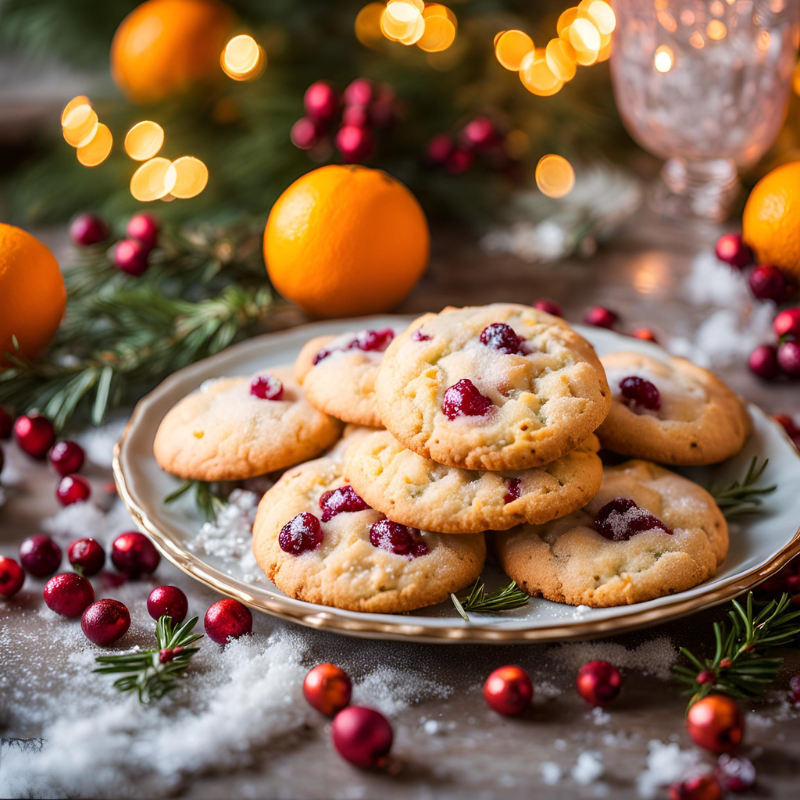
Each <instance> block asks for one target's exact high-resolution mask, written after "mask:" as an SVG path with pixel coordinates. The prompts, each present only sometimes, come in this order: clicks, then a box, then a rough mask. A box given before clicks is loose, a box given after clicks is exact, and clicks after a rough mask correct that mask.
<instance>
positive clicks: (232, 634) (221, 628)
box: [203, 598, 253, 644]
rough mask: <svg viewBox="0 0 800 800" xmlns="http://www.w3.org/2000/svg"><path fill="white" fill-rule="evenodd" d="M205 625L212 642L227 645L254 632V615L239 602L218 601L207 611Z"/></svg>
mask: <svg viewBox="0 0 800 800" xmlns="http://www.w3.org/2000/svg"><path fill="white" fill-rule="evenodd" d="M203 625H204V626H205V629H206V634H207V635H208V638H209V639H211V641H212V642H216V643H217V644H225V643H226V642H227V641H228V640H229V639H238V638H239V637H240V636H244V635H245V634H248V633H250V632H251V631H252V630H253V615H252V614H251V613H250V609H249V608H248V607H247V606H246V605H244V604H242V603H240V602H239V601H238V600H231V599H229V598H228V599H225V600H217V602H216V603H214V604H213V605H212V606H210V607H209V609H208V611H206V616H205V620H204V621H203Z"/></svg>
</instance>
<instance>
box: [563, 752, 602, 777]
mask: <svg viewBox="0 0 800 800" xmlns="http://www.w3.org/2000/svg"><path fill="white" fill-rule="evenodd" d="M605 771H606V768H605V766H603V756H602V755H601V754H600V753H595V752H592V751H591V750H585V751H584V752H583V753H581V754H580V755H579V756H578V762H577V763H576V764H575V766H574V767H573V768H572V769H571V770H570V775H571V776H572V780H574V781H575V783H580V784H581V785H583V786H586V785H588V784H590V783H594V782H595V781H596V780H597V779H598V778H600V777H601V776H602V775H603V774H604V773H605Z"/></svg>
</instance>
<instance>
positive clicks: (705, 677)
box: [696, 669, 717, 686]
mask: <svg viewBox="0 0 800 800" xmlns="http://www.w3.org/2000/svg"><path fill="white" fill-rule="evenodd" d="M716 679H717V676H716V675H715V674H714V673H713V672H712V671H711V670H710V669H704V670H703V671H702V672H699V673H698V674H697V678H696V680H697V682H698V683H699V684H700V685H701V686H704V685H705V684H707V683H714V681H715V680H716Z"/></svg>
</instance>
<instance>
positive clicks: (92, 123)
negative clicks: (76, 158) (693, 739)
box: [61, 103, 97, 147]
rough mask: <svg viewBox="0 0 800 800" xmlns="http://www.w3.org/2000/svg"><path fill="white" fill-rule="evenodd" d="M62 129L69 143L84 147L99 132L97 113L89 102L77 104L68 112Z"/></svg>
mask: <svg viewBox="0 0 800 800" xmlns="http://www.w3.org/2000/svg"><path fill="white" fill-rule="evenodd" d="M61 129H62V132H63V134H64V139H65V140H66V142H67V144H70V145H72V146H73V147H83V146H84V145H87V144H89V142H91V141H92V139H93V138H94V135H95V134H96V133H97V113H96V112H95V111H94V109H93V108H92V107H91V106H90V105H89V104H88V103H81V104H79V105H76V106H74V107H73V108H72V109H70V111H69V112H68V113H67V115H66V117H65V118H64V122H63V123H62V125H61Z"/></svg>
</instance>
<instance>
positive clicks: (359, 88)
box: [344, 78, 376, 106]
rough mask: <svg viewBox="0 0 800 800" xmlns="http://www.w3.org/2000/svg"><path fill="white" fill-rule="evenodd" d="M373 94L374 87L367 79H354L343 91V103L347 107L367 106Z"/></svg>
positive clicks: (374, 92) (373, 96) (374, 91)
mask: <svg viewBox="0 0 800 800" xmlns="http://www.w3.org/2000/svg"><path fill="white" fill-rule="evenodd" d="M375 94H376V89H375V86H374V84H373V83H372V81H371V80H369V78H356V79H355V80H354V81H353V82H352V83H350V84H349V85H348V87H347V88H346V89H345V90H344V102H345V103H346V104H347V105H348V106H368V105H369V104H370V103H371V102H372V101H373V99H374V98H375Z"/></svg>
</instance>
